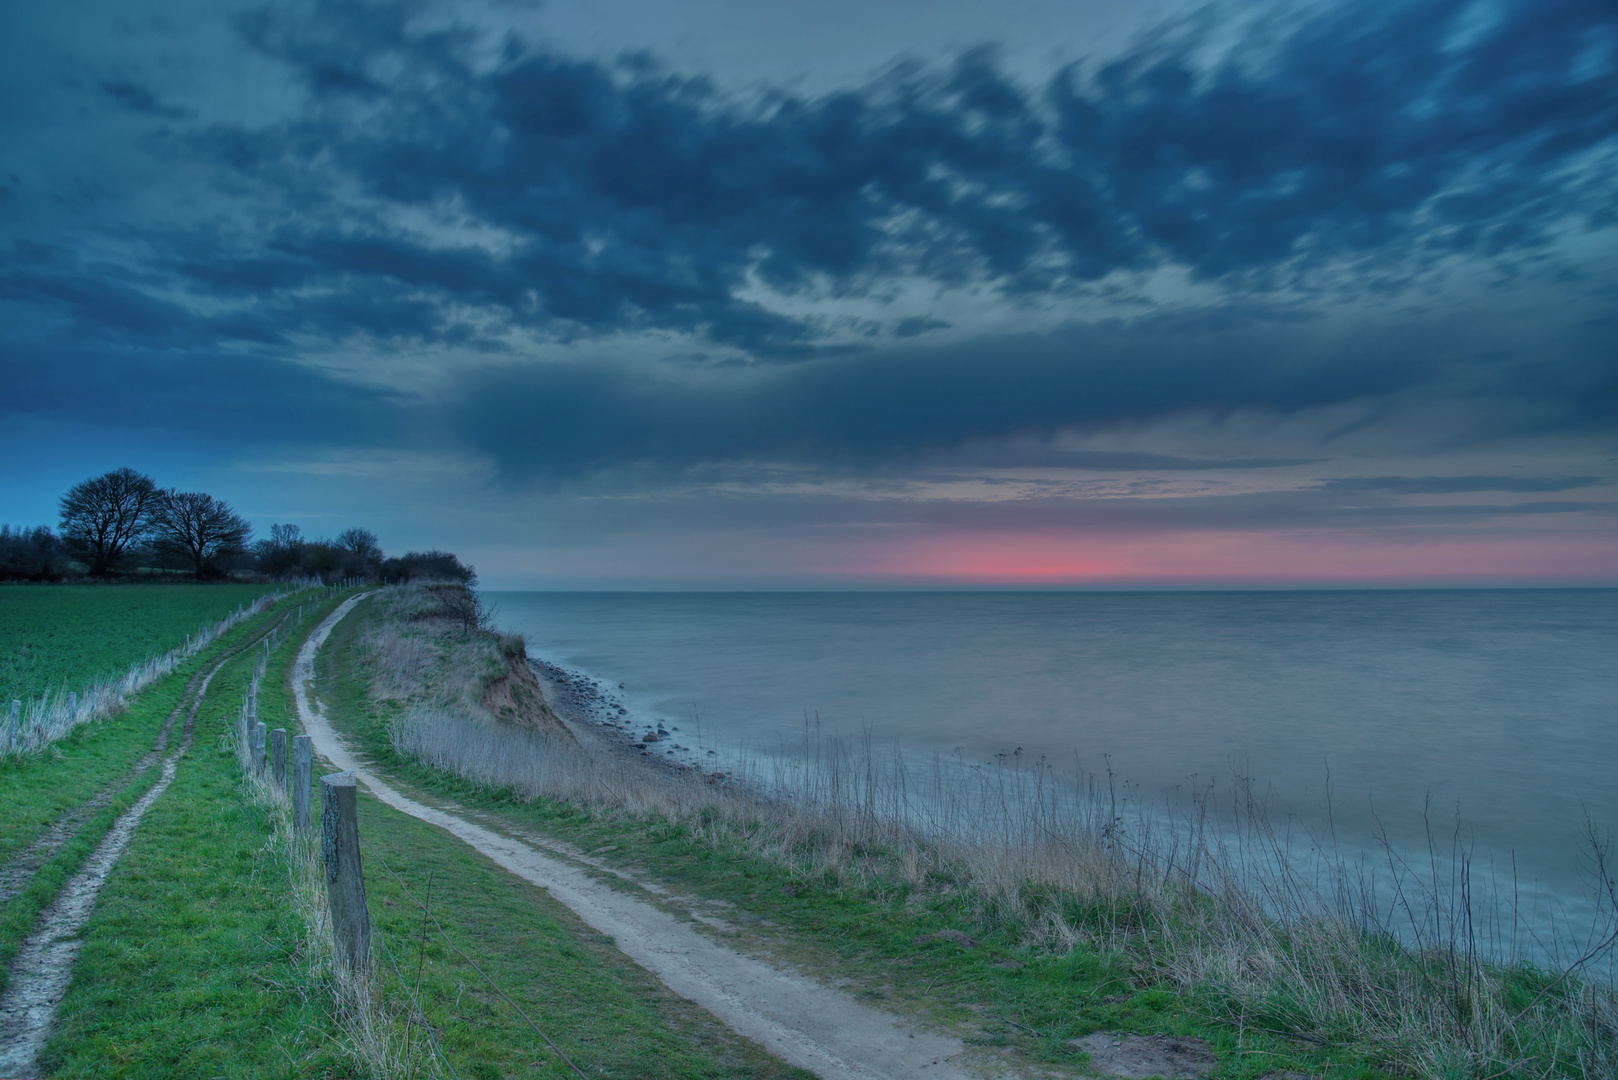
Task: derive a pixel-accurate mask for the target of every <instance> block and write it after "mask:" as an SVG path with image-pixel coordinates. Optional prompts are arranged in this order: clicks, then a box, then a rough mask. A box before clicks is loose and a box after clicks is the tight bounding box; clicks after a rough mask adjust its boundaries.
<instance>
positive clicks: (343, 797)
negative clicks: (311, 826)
mask: <svg viewBox="0 0 1618 1080" xmlns="http://www.w3.org/2000/svg"><path fill="white" fill-rule="evenodd" d="M320 854H321V857H322V859H323V860H324V861H325V864H326V898H327V900H328V901H329V902H330V904H331V928H332V935H333V936H334V937H335V938H336V939H337V955H338V956H339V957H341V958H342V960H343V961H344V962H346V963H347V964H348V966H349V968H350V969H351V970H355V971H364V970H367V969H368V968H369V967H370V966H371V912H370V910H369V909H368V908H367V907H366V906H365V875H364V873H363V871H362V869H361V867H360V826H359V792H358V789H357V788H356V787H355V783H354V773H353V772H352V771H348V772H340V773H332V774H331V775H329V776H322V777H321V778H320Z"/></svg>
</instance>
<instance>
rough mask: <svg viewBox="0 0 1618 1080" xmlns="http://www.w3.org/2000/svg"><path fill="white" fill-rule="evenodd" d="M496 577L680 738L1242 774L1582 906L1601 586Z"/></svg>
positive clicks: (1363, 836)
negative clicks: (567, 585) (734, 582)
mask: <svg viewBox="0 0 1618 1080" xmlns="http://www.w3.org/2000/svg"><path fill="white" fill-rule="evenodd" d="M489 599H491V600H492V601H494V603H495V605H496V616H495V621H496V623H497V624H498V625H500V626H501V627H502V628H503V629H506V630H513V631H519V632H521V633H522V634H523V635H524V636H525V638H526V640H527V642H528V650H529V654H530V655H531V656H533V657H535V658H537V659H543V660H545V661H548V662H550V663H553V664H556V665H558V666H561V667H564V668H567V669H570V670H572V671H575V672H578V673H580V674H581V675H583V676H585V677H587V678H590V679H594V680H596V681H598V682H599V683H600V684H601V685H602V686H604V687H607V688H610V690H611V692H612V694H613V695H614V696H615V697H616V698H617V699H618V700H619V701H621V702H622V704H623V705H624V706H625V708H626V709H627V710H628V711H627V714H626V717H627V721H626V722H627V723H628V724H629V725H631V726H634V727H640V726H642V725H645V726H651V725H654V724H655V723H656V722H657V721H659V720H661V721H663V722H664V723H665V724H666V725H669V726H671V727H679V728H680V729H681V731H682V732H683V733H684V734H683V736H682V737H683V738H685V739H686V740H687V743H688V744H697V743H698V740H700V746H703V747H715V748H718V750H719V751H720V752H722V753H724V754H727V755H733V754H736V753H746V754H751V755H755V756H758V755H764V756H768V755H783V756H790V755H792V754H793V753H794V752H795V749H794V748H795V747H800V746H802V745H803V743H802V739H803V735H804V731H805V727H806V724H807V725H810V726H812V727H814V729H815V730H816V731H817V732H821V733H827V734H832V733H834V734H839V735H842V736H844V737H848V738H852V739H859V740H862V741H865V742H869V743H872V744H876V745H879V746H882V747H885V748H890V749H891V750H893V751H895V752H898V753H901V754H903V755H905V756H906V757H907V758H909V759H911V760H915V761H924V760H927V759H932V760H934V761H938V760H943V761H947V762H955V763H993V762H997V761H998V762H1005V761H1008V760H1015V761H1018V762H1028V761H1034V760H1037V759H1039V758H1040V757H1043V758H1044V759H1045V760H1046V761H1048V762H1051V763H1054V764H1056V765H1057V766H1058V767H1059V768H1060V769H1062V770H1065V771H1067V772H1069V773H1072V774H1074V775H1079V776H1092V777H1097V776H1105V777H1108V778H1109V780H1108V782H1109V783H1112V784H1115V785H1122V786H1124V788H1125V789H1126V790H1129V791H1131V792H1133V793H1134V794H1135V796H1136V797H1137V799H1139V800H1143V801H1144V802H1146V803H1152V802H1154V801H1155V802H1158V803H1160V804H1161V805H1162V806H1163V807H1164V808H1166V810H1167V811H1168V812H1173V810H1174V808H1175V807H1176V806H1177V805H1178V806H1183V804H1184V802H1185V800H1186V799H1187V798H1188V797H1189V794H1190V793H1191V792H1193V791H1197V790H1201V791H1207V790H1209V788H1210V785H1211V787H1212V790H1213V791H1215V792H1219V791H1221V790H1223V791H1227V792H1228V791H1230V790H1232V789H1233V788H1234V787H1236V786H1237V783H1236V782H1237V780H1238V778H1243V777H1245V778H1249V780H1250V782H1251V783H1250V787H1251V788H1253V789H1256V790H1259V791H1261V792H1263V794H1264V796H1265V798H1266V800H1267V803H1268V805H1269V806H1270V808H1271V814H1272V816H1279V817H1281V818H1283V819H1285V821H1286V823H1287V824H1288V826H1289V827H1290V826H1291V825H1293V824H1295V825H1297V826H1298V827H1299V828H1300V829H1302V830H1303V831H1305V832H1309V833H1311V834H1315V835H1320V834H1325V833H1327V832H1329V833H1330V835H1331V836H1332V837H1334V842H1335V843H1336V844H1337V845H1339V846H1340V847H1341V848H1342V849H1343V851H1345V852H1347V853H1348V854H1350V855H1352V856H1355V857H1366V858H1371V859H1384V860H1385V859H1387V858H1388V857H1389V855H1390V845H1391V851H1392V852H1395V853H1397V855H1398V857H1399V858H1401V859H1406V860H1411V861H1412V862H1413V864H1420V863H1423V862H1424V861H1431V860H1434V859H1442V860H1445V863H1444V865H1445V866H1452V863H1453V860H1454V859H1455V858H1457V857H1464V858H1465V860H1466V861H1467V862H1468V863H1469V864H1470V866H1471V867H1472V868H1473V872H1474V874H1476V875H1478V876H1479V877H1480V878H1483V879H1487V884H1488V886H1489V887H1491V888H1493V889H1494V890H1495V892H1496V893H1497V894H1501V895H1505V894H1509V895H1511V896H1513V897H1515V898H1516V900H1515V901H1514V903H1516V904H1517V906H1518V910H1520V911H1527V912H1528V915H1527V918H1528V920H1529V922H1530V923H1532V924H1533V926H1534V927H1535V928H1536V929H1537V930H1538V931H1541V932H1543V933H1545V934H1547V935H1549V936H1551V937H1556V938H1558V939H1559V940H1560V939H1563V938H1567V939H1568V940H1570V941H1573V942H1574V943H1575V944H1574V945H1570V946H1568V947H1569V948H1572V947H1576V941H1577V939H1578V938H1579V934H1580V930H1579V927H1580V926H1581V925H1582V924H1583V923H1584V922H1587V921H1589V920H1590V919H1592V918H1595V917H1597V916H1598V915H1599V910H1600V909H1599V905H1598V903H1597V899H1596V887H1597V886H1598V885H1599V882H1597V881H1596V880H1595V879H1594V875H1595V871H1596V869H1597V864H1596V862H1595V860H1594V858H1593V852H1594V848H1593V847H1592V838H1593V839H1594V841H1595V842H1596V843H1600V842H1603V841H1604V840H1605V839H1606V838H1609V837H1610V836H1611V833H1612V831H1613V829H1614V827H1615V826H1618V590H1612V589H1551V590H1529V589H1511V590H1431V591H1425V590H1397V591H1392V590H1390V591H1336V592H1334V591H1296V592H1285V591H1251V592H1228V591H1227V592H1081V591H1046V592H1034V591H1023V592H967V591H955V592H780V593H746V592H717V593H697V592H648V593H633V592H610V593H584V592H496V593H490V594H489ZM620 687H621V688H620ZM1607 869H1608V873H1609V874H1611V873H1613V872H1614V870H1615V869H1618V868H1615V867H1613V866H1612V864H1610V863H1609V864H1608V868H1607ZM1447 872H1448V871H1445V873H1447ZM1524 898H1527V899H1526V900H1525V899H1524ZM1569 935H1571V937H1569Z"/></svg>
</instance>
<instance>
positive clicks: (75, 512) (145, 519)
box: [61, 469, 163, 576]
mask: <svg viewBox="0 0 1618 1080" xmlns="http://www.w3.org/2000/svg"><path fill="white" fill-rule="evenodd" d="M162 503H163V493H162V492H161V491H159V490H158V488H157V485H156V484H155V483H153V482H152V478H151V477H149V476H147V475H146V474H144V473H138V472H136V471H135V470H134V469H114V470H113V471H112V472H109V473H104V474H102V475H101V476H97V477H95V478H94V479H91V480H85V481H83V482H82V483H78V484H74V485H73V486H72V487H71V488H69V489H68V491H67V494H66V495H63V496H62V504H61V508H62V539H63V540H64V541H66V542H67V545H68V549H69V550H70V551H72V552H73V553H74V554H75V555H77V556H80V557H81V558H83V559H84V560H85V561H86V562H88V563H89V564H90V573H91V574H94V575H97V576H100V575H102V574H105V573H108V572H109V571H111V570H112V569H113V568H114V567H116V566H117V565H118V560H119V559H121V558H123V556H124V553H125V552H127V551H128V550H129V548H130V546H131V545H133V544H136V543H138V542H140V541H141V540H144V539H145V538H146V537H147V535H148V534H149V533H150V532H151V529H152V525H153V524H154V522H155V518H156V514H157V512H158V510H159V509H160V508H161V506H162Z"/></svg>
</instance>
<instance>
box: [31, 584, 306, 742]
mask: <svg viewBox="0 0 1618 1080" xmlns="http://www.w3.org/2000/svg"><path fill="white" fill-rule="evenodd" d="M308 587H310V586H309V585H308V584H306V583H294V584H293V585H292V586H290V591H287V592H280V593H266V594H265V595H263V596H261V597H259V598H258V599H257V600H254V601H253V602H252V603H251V604H249V605H248V606H247V607H245V608H243V609H241V610H239V611H234V612H231V613H230V614H229V615H226V616H225V617H224V618H223V619H220V620H219V621H218V622H216V623H213V624H212V625H209V626H203V627H200V628H199V629H198V630H197V631H196V632H195V633H192V634H190V635H188V636H187V638H186V641H185V644H183V645H181V646H179V647H178V648H174V649H170V650H169V651H168V652H165V653H162V654H160V655H158V656H152V657H148V658H147V659H145V660H141V661H139V662H138V663H135V664H132V665H130V667H129V669H128V670H127V671H125V672H124V673H123V674H121V675H116V676H113V677H112V678H108V679H101V680H99V681H97V682H93V683H91V684H89V685H88V686H85V687H83V688H81V689H80V690H78V691H76V692H74V693H73V694H71V695H70V694H69V693H68V692H67V691H66V690H54V691H52V690H47V691H46V692H45V693H43V694H41V695H40V696H39V697H37V698H34V699H33V700H31V701H26V702H24V703H23V706H22V710H21V722H20V723H19V725H18V732H17V735H18V738H17V744H16V746H15V747H12V746H11V745H10V740H9V735H8V734H7V733H3V732H0V755H10V756H16V757H22V756H25V755H29V754H37V753H39V752H40V751H42V750H44V749H46V748H47V747H49V746H50V745H51V744H52V743H54V742H57V741H58V740H60V739H62V738H64V737H66V736H67V735H69V734H71V733H72V732H73V731H74V730H75V729H77V728H78V727H80V726H81V725H83V724H88V723H90V722H92V721H95V720H103V719H106V718H107V717H110V716H116V715H117V714H118V713H119V712H121V711H122V710H123V708H124V706H125V704H127V703H128V701H129V700H130V699H131V698H132V697H134V696H135V695H136V694H138V693H140V692H141V691H142V690H144V689H145V688H146V687H148V686H150V685H151V684H152V683H154V682H156V681H157V680H158V679H161V678H162V677H163V676H165V675H167V674H168V673H169V672H171V671H173V670H174V669H175V668H177V667H179V666H180V664H182V663H184V662H185V661H186V660H188V659H190V658H191V657H193V656H195V655H196V654H197V653H199V652H201V651H202V650H204V649H206V648H207V647H208V646H209V645H212V644H213V643H214V642H215V641H217V640H218V639H219V638H220V637H221V636H223V635H224V634H226V633H228V632H229V631H231V630H232V629H234V628H235V627H237V626H239V625H241V624H242V623H243V622H245V621H247V620H248V619H250V618H252V617H253V616H255V615H257V614H258V613H259V612H261V611H265V610H267V609H269V608H271V607H274V606H275V605H276V604H278V603H280V602H281V601H282V600H284V599H286V598H287V597H288V596H289V595H292V593H293V592H297V591H299V590H302V589H305V588H308ZM8 722H9V721H8V720H0V723H8Z"/></svg>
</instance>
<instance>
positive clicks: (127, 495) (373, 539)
mask: <svg viewBox="0 0 1618 1080" xmlns="http://www.w3.org/2000/svg"><path fill="white" fill-rule="evenodd" d="M60 511H61V521H60V522H59V525H58V528H57V529H56V530H54V531H53V530H52V529H51V528H50V527H49V526H44V525H41V526H36V527H33V528H27V527H24V528H16V529H14V528H12V527H11V526H10V525H4V526H0V580H12V581H61V580H64V579H72V578H92V579H102V580H112V579H122V580H129V579H131V578H132V577H133V578H142V577H153V576H161V577H164V578H172V577H174V576H176V575H180V576H191V577H194V578H196V579H197V580H202V581H205V580H225V579H234V580H243V579H247V580H272V581H286V580H291V579H295V578H317V579H319V580H322V581H336V580H339V579H342V578H362V579H366V580H371V581H387V582H398V581H409V580H410V579H412V578H418V577H428V578H440V579H449V580H452V581H460V582H462V583H464V584H468V585H470V584H474V583H475V582H476V581H477V574H476V572H475V571H474V570H473V569H472V567H470V566H467V565H466V564H464V563H462V562H461V560H460V559H459V558H457V557H456V556H455V555H453V554H451V553H450V552H447V551H436V550H435V551H410V552H406V553H405V554H404V555H400V556H395V557H391V558H390V557H389V556H387V555H386V554H385V553H384V552H383V550H382V545H381V543H380V541H378V539H377V536H376V534H375V533H374V532H372V531H371V530H369V529H362V528H351V529H345V530H344V531H343V532H341V533H339V534H338V535H337V538H336V539H306V538H305V537H304V536H303V531H302V530H301V529H300V528H299V527H298V526H296V525H271V526H270V535H269V537H268V538H266V539H262V540H259V541H257V542H256V543H255V542H253V526H252V523H251V522H249V521H247V519H245V518H243V517H242V516H241V515H240V514H238V513H237V512H236V511H235V510H234V509H232V508H231V506H230V504H229V503H227V502H225V501H224V500H223V499H218V498H215V497H214V496H212V495H209V494H207V493H206V492H200V491H177V490H175V489H173V488H160V487H158V486H157V483H156V481H154V480H153V479H152V478H151V477H149V476H147V475H145V474H144V473H140V472H136V471H135V470H134V469H128V468H125V469H114V470H113V471H111V472H108V473H103V474H102V475H100V476H95V477H91V478H90V479H88V480H84V481H81V482H80V483H77V484H74V485H73V486H72V487H71V488H69V489H68V490H67V493H66V494H64V495H63V496H62V499H61V504H60Z"/></svg>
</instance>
